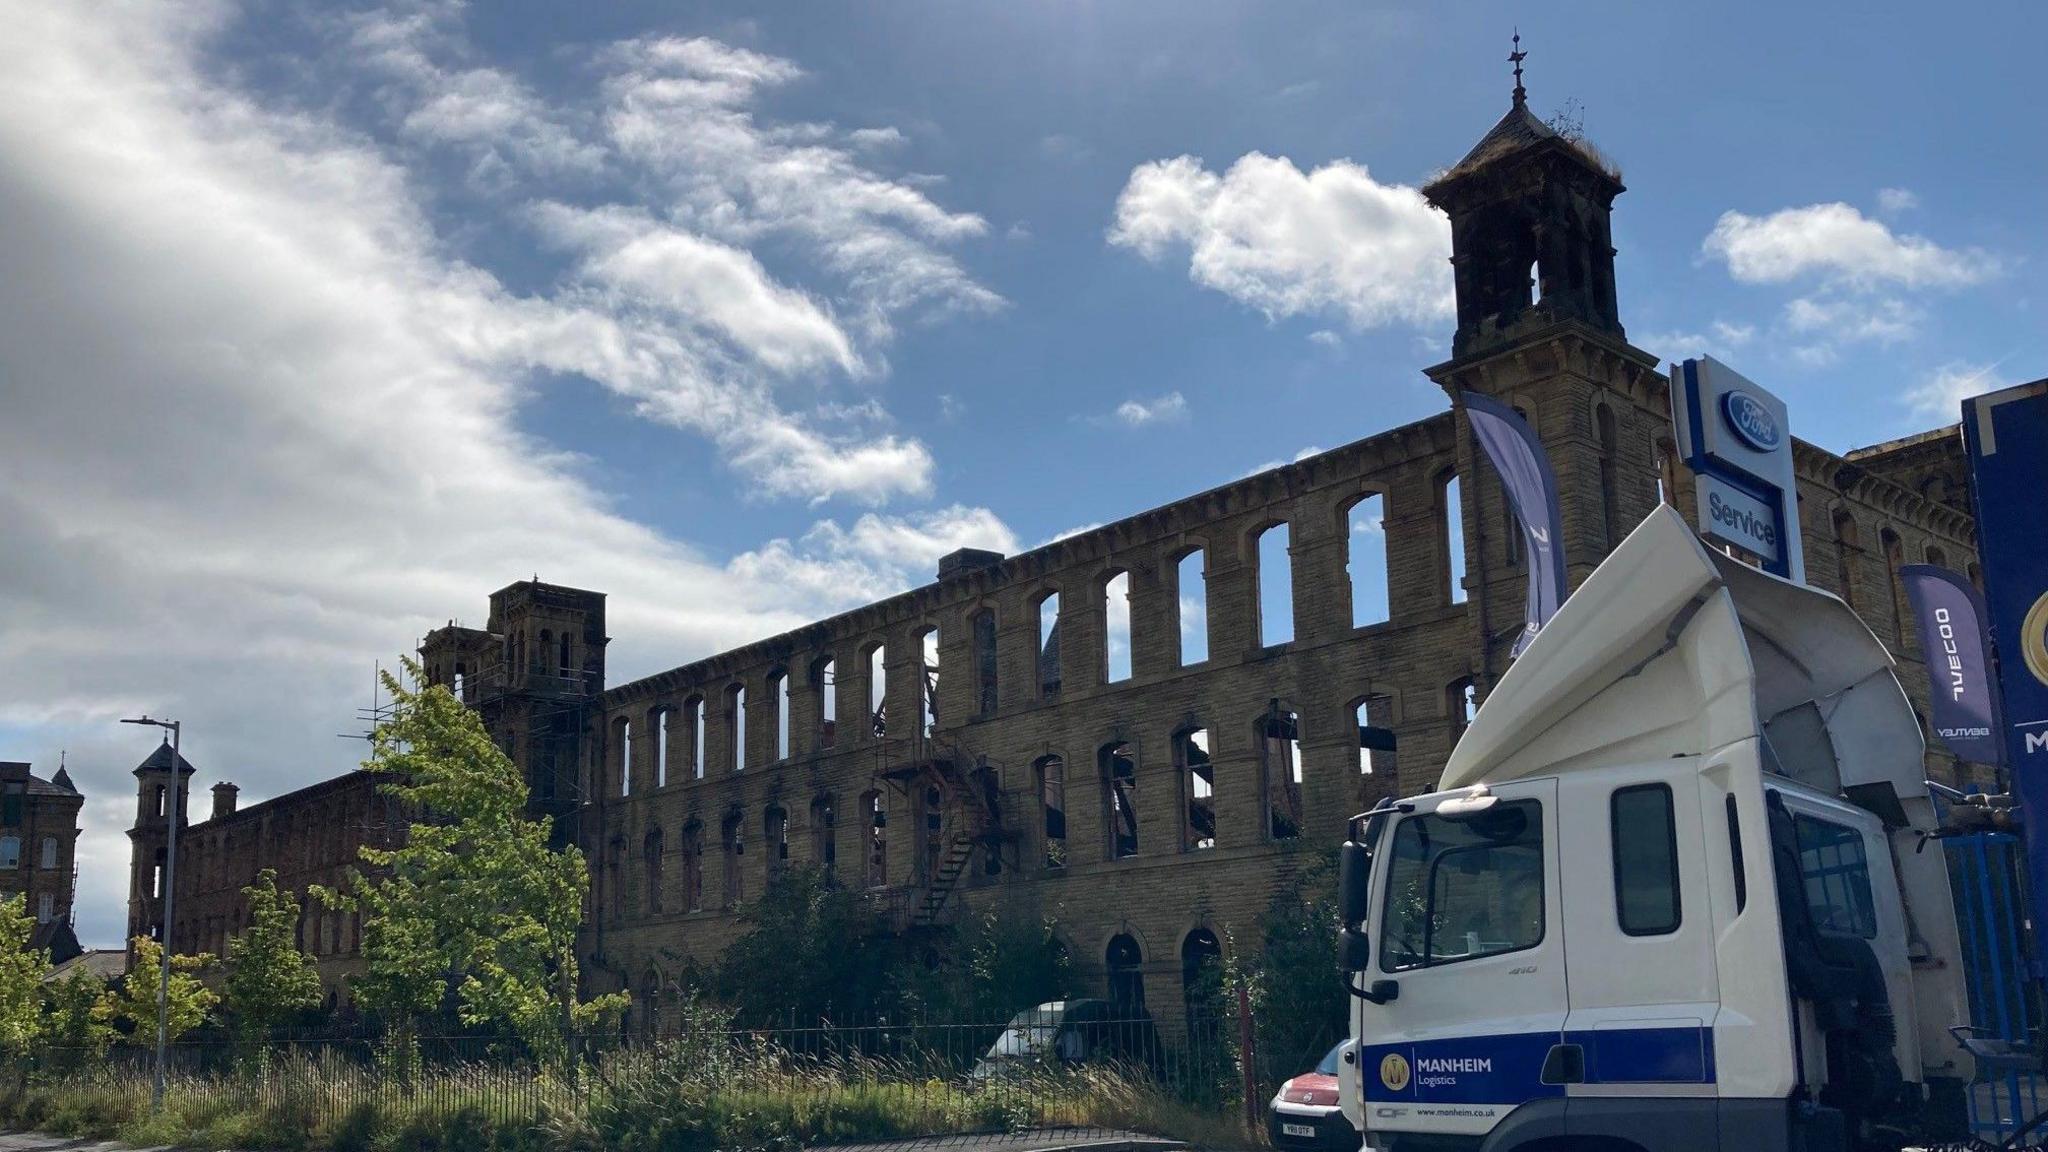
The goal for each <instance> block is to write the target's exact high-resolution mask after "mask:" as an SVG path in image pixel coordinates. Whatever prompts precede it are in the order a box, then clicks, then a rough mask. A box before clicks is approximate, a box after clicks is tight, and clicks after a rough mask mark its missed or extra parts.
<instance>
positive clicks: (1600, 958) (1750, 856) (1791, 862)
mask: <svg viewBox="0 0 2048 1152" xmlns="http://www.w3.org/2000/svg"><path fill="white" fill-rule="evenodd" d="M1922 751H1923V749H1922V743H1921V736H1920V727H1919V723H1918V720H1917V718H1916V717H1915V715H1914V713H1913V709H1912V706H1911V704H1910V703H1909V702H1908V700H1907V698H1906V696H1905V693H1904V692H1903V691H1902V690H1901V688H1900V686H1899V683H1898V681H1897V679H1896V678H1895V677H1894V676H1893V673H1892V662H1891V659H1890V657H1889V655H1888V654H1887V653H1886V651H1885V649H1884V647H1883V645H1882V644H1880V643H1879V642H1878V640H1877V639H1876V637H1874V636H1873V635H1872V634H1871V632H1870V630H1869V628H1867V627H1866V626H1865V625H1864V624H1863V623H1862V622H1861V621H1860V620H1859V619H1858V618H1857V617H1856V616H1855V614H1854V613H1853V612H1851V611H1850V610H1849V608H1848V607H1847V606H1846V605H1844V604H1843V603H1842V602H1841V601H1840V600H1838V599H1836V598H1835V597H1833V596H1830V595H1828V594H1826V593H1824V592H1820V591H1817V590H1815V589H1812V588H1808V587H1805V586H1803V585H1797V584H1792V583H1789V582H1786V581H1783V580H1780V579H1778V578H1777V577H1774V576H1770V575H1767V574H1765V573H1762V572H1759V571H1757V570H1755V569H1753V568H1751V567H1749V566H1748V565H1745V564H1743V563H1741V562H1739V561H1736V560H1733V559H1731V558H1729V557H1727V556H1723V555H1719V554H1716V553H1713V552H1710V551H1709V550H1708V549H1706V548H1705V547H1703V546H1702V545H1701V543H1700V541H1699V540H1698V538H1697V537H1695V536H1694V535H1693V533H1692V531H1691V529H1690V528H1688V527H1687V525H1686V524H1685V522H1684V521H1683V520H1682V519H1681V518H1680V517H1679V516H1678V514H1677V513H1676V512H1674V511H1673V510H1671V509H1670V508H1660V509H1658V511H1656V512H1655V513H1653V514H1652V515H1651V516H1650V517H1649V519H1647V520H1645V521H1644V522H1643V524H1642V525H1640V526H1639V527H1638V528H1637V529H1636V530H1635V531H1634V532H1633V533H1632V534H1631V535H1630V536H1629V538H1628V539H1627V540H1626V541H1624V542H1623V543H1622V544H1621V546H1620V547H1619V548H1617V549H1615V551H1614V552H1613V554H1612V555H1610V556H1609V557H1608V559H1607V561H1606V562H1605V563H1603V564H1602V565H1601V566H1600V567H1599V568H1598V569H1597V570H1596V571H1595V572H1594V573H1593V574H1592V575H1591V576H1590V577H1588V578H1587V580H1586V582H1585V583H1584V585H1583V586H1581V587H1580V588H1579V589H1578V591H1577V592H1576V593H1574V594H1573V596H1572V597H1571V598H1570V599H1569V600H1568V601H1567V602H1566V603H1565V604H1564V605H1563V607H1562V608H1561V609H1560V610H1559V611H1558V613H1557V615H1556V616H1555V617H1554V618H1553V619H1552V620H1551V621H1550V622H1549V624H1548V625H1547V626H1546V627H1545V628H1544V629H1543V631H1542V632H1541V633H1540V634H1539V635H1538V636H1537V637H1536V639H1535V641H1534V642H1533V643H1532V644H1531V645H1530V646H1529V648H1528V649H1527V650H1526V651H1525V652H1524V653H1523V654H1522V655H1521V657H1520V658H1519V659H1518V660H1517V661H1516V663H1515V664H1514V666H1513V667H1512V668H1511V669H1510V670H1509V671H1508V672H1507V674H1506V675H1504V676H1503V677H1502V678H1501V679H1500V681H1499V682H1498V684H1497V685H1496V686H1495V688H1494V690H1493V692H1492V693H1491V694H1490V695H1489V696H1488V698H1487V700H1486V702H1485V705H1484V706H1483V707H1481V708H1480V710H1479V711H1478V713H1477V715H1476V716H1475V717H1474V718H1473V720H1472V723H1471V725H1470V726H1469V728H1468V729H1467V731H1466V732H1465V734H1464V736H1463V738H1462V739H1461V740H1460V741H1459V743H1458V745H1457V748H1456V749H1455V751H1454V752H1453V753H1452V755H1451V758H1450V761H1449V763H1448V764H1447V765H1446V767H1445V769H1444V772H1443V776H1442V778H1441V780H1440V781H1439V784H1438V788H1437V790H1436V791H1434V792H1431V793H1429V794H1427V795H1422V796H1413V797H1409V798H1407V799H1404V800H1401V801H1398V802H1393V803H1389V804H1384V805H1382V806H1381V807H1380V808H1379V809H1376V810H1375V811H1373V812H1371V813H1368V814H1366V815H1364V816H1361V817H1360V818H1359V819H1358V820H1356V821H1354V824H1353V834H1352V842H1351V843H1348V844H1346V846H1345V848H1344V857H1343V867H1342V869H1341V870H1340V872H1341V875H1342V878H1343V892H1342V895H1341V898H1340V903H1341V904H1342V905H1343V907H1344V911H1343V916H1344V918H1345V920H1346V924H1345V926H1344V935H1343V940H1342V943H1341V950H1342V952H1343V954H1344V966H1345V967H1346V969H1347V970H1348V976H1347V979H1348V980H1349V981H1350V984H1351V988H1352V991H1353V994H1354V995H1353V1000H1352V1036H1353V1038H1354V1039H1355V1040H1356V1047H1355V1052H1356V1062H1355V1063H1354V1064H1353V1065H1351V1066H1350V1067H1348V1068H1346V1069H1345V1070H1344V1075H1345V1076H1346V1077H1349V1078H1351V1080H1352V1082H1349V1083H1346V1084H1345V1085H1344V1088H1345V1092H1344V1093H1343V1095H1344V1098H1345V1099H1346V1101H1347V1102H1348V1103H1351V1104H1352V1106H1354V1107H1356V1108H1357V1110H1358V1114H1357V1115H1354V1117H1353V1119H1354V1121H1355V1122H1356V1123H1357V1124H1358V1127H1359V1128H1360V1130H1361V1131H1363V1132H1364V1133H1366V1144H1367V1146H1368V1147H1370V1148H1374V1149H1381V1150H1394V1152H1425V1150H1427V1152H1434V1150H1439V1149H1464V1148H1471V1149H1485V1150H1494V1149H1499V1150H1502V1152H1506V1150H1511V1149H1523V1150H1533V1149H1538V1148H1541V1149H1558V1148H1601V1149H1612V1150H1616V1152H1619V1150H1626V1149H1641V1150H1643V1152H1665V1150H1671V1152H1678V1150H1685V1152H1692V1150H1699V1149H1717V1150H1729V1152H1774V1150H1777V1149H1802V1150H1811V1152H1824V1150H1830V1149H1844V1150H1848V1149H1863V1148H1878V1147H1897V1146H1898V1145H1899V1143H1900V1142H1901V1140H1902V1139H1903V1136H1904V1134H1905V1133H1906V1132H1908V1131H1914V1130H1919V1131H1925V1130H1929V1129H1930V1128H1934V1129H1949V1130H1952V1129H1953V1128H1954V1127H1955V1126H1956V1125H1959V1124H1960V1123H1961V1119H1960V1117H1961V1112H1962V1107H1963V1094H1962V1085H1963V1084H1964V1083H1965V1082H1967V1081H1968V1079H1969V1078H1970V1075H1971V1068H1970V1067H1969V1057H1968V1055H1967V1054H1966V1053H1965V1052H1964V1051H1962V1050H1961V1048H1960V1047H1959V1046H1958V1045H1957V1044H1956V1043H1955V1042H1954V1041H1953V1040H1952V1039H1951V1038H1950V1036H1949V1034H1948V1029H1949V1028H1950V1026H1952V1025H1960V1024H1966V1023H1967V1022H1968V1019H1969V1014H1968V1003H1967V993H1966V991H1965V989H1964V985H1963V968H1962V964H1961V958H1960V949H1959V947H1958V942H1957V931H1956V925H1955V916H1954V910H1953V906H1952V904H1951V898H1950V893H1949V887H1948V877H1947V865H1946V862H1945V859H1944V856H1943V853H1942V851H1941V850H1940V847H1939V845H1938V844H1935V843H1932V842H1930V841H1928V840H1926V838H1925V834H1926V833H1929V832H1932V831H1933V830H1934V829H1935V813H1934V808H1933V805H1932V802H1931V800H1930V799H1929V797H1928V793H1927V789H1926V787H1925V785H1924V783H1923V775H1924V770H1923V757H1922ZM1923 848H1925V850H1924V851H1923V850H1922V849H1923Z"/></svg>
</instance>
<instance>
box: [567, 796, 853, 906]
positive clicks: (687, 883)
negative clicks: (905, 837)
mask: <svg viewBox="0 0 2048 1152" xmlns="http://www.w3.org/2000/svg"><path fill="white" fill-rule="evenodd" d="M856 813H857V815H858V817H859V824H858V828H857V831H858V834H859V835H860V836H861V838H862V840H863V841H864V843H862V844H861V845H860V848H861V851H862V865H861V867H862V871H861V874H860V875H859V876H858V877H857V879H858V881H859V882H860V883H861V884H862V885H864V886H865V887H869V888H880V887H883V886H886V885H887V884H888V882H889V852H888V817H887V814H886V807H885V805H884V802H883V798H882V793H881V791H880V790H879V789H877V790H871V791H868V792H865V793H862V794H861V796H860V800H859V807H858V808H857V809H856ZM810 815H811V821H810V836H811V860H812V862H813V863H815V864H816V865H817V866H818V867H819V868H820V869H822V870H823V871H824V873H825V877H826V880H827V882H828V883H838V882H840V881H841V877H840V875H839V811H838V800H837V798H836V797H835V796H833V795H831V794H826V795H822V796H819V797H818V798H817V799H816V800H814V801H812V802H811V813H810ZM760 829H761V848H760V853H759V854H760V855H761V856H762V857H763V860H762V864H761V869H762V871H761V878H762V880H763V881H764V882H765V883H767V884H768V885H770V886H773V885H774V884H775V883H776V882H778V881H779V880H781V879H782V877H783V875H784V873H785V872H787V871H788V868H789V863H790V844H789V812H788V810H787V809H785V808H783V807H782V806H781V805H779V804H771V805H769V806H768V807H767V808H766V809H764V810H763V811H762V814H761V824H760ZM747 832H748V821H747V818H746V813H745V812H744V811H743V810H741V809H738V808H734V809H733V810H731V811H729V812H727V813H726V814H725V815H724V816H723V817H721V818H720V820H719V821H718V829H717V837H718V839H717V842H716V850H717V853H718V875H717V878H716V879H717V882H718V887H717V889H716V891H717V897H718V899H717V903H716V905H715V907H719V908H733V907H737V906H738V905H740V904H742V903H744V902H745V901H746V899H747ZM705 838H706V828H705V824H704V822H703V821H702V820H700V819H698V818H696V817H691V818H690V819H689V820H687V821H685V822H684V824H683V827H682V831H681V836H680V842H679V843H678V844H677V846H676V848H675V855H676V857H677V859H676V861H675V863H674V865H673V866H674V867H676V868H677V869H679V874H678V875H677V877H676V879H678V880H679V881H680V886H679V887H677V888H674V889H672V888H671V887H670V884H669V880H670V876H669V871H670V868H671V866H672V865H671V863H670V860H669V854H670V848H669V844H668V838H667V835H666V834H665V833H664V832H663V831H662V829H661V828H660V827H659V826H656V827H653V828H649V829H648V830H647V831H646V832H645V833H644V834H643V835H642V836H641V840H640V861H639V873H640V886H639V896H638V899H637V903H636V904H635V905H633V906H629V905H628V895H627V889H626V884H625V883H624V879H625V877H624V875H623V872H624V865H625V840H624V838H623V837H614V838H613V839H612V841H611V843H610V850H609V853H608V856H607V859H606V871H607V874H608V875H607V879H608V880H609V881H610V883H609V885H608V887H609V889H610V902H611V908H610V911H611V916H612V918H613V919H614V920H621V919H625V918H627V917H628V916H630V915H649V916H658V915H662V914H664V913H670V912H701V911H704V910H705V909H706V908H707V907H713V906H714V905H708V904H706V902H705V893H706V886H705ZM849 879H856V878H849Z"/></svg>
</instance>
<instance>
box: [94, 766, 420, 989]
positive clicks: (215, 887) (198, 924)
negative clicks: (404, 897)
mask: <svg viewBox="0 0 2048 1152" xmlns="http://www.w3.org/2000/svg"><path fill="white" fill-rule="evenodd" d="M171 761H172V755H171V746H170V745H169V744H168V743H166V744H163V745H161V746H159V747H158V748H157V750H156V751H155V752H153V753H151V754H150V755H149V757H148V758H147V759H145V760H144V761H143V762H142V763H141V764H138V765H136V767H135V779H136V809H135V825H134V827H132V828H130V829H129V830H128V839H129V842H130V845H131V860H132V864H131V873H130V877H129V884H128V939H129V940H131V941H132V940H134V939H135V938H136V937H137V936H147V937H149V938H151V939H155V940H163V939H165V938H166V937H167V936H168V939H169V941H170V948H171V950H172V951H173V952H176V953H181V954H184V953H198V952H205V953H209V954H211V955H213V956H215V957H221V956H225V955H226V953H227V942H228V939H229V937H232V936H234V935H236V934H238V933H240V932H241V931H242V930H243V929H245V928H247V927H248V926H249V902H248V900H247V898H246V897H244V896H243V895H242V889H243V888H245V887H247V886H248V885H250V884H252V883H254V882H255V880H256V874H257V872H259V871H260V870H262V869H264V868H274V869H276V870H277V883H278V886H279V887H280V888H284V889H288V890H290V891H291V892H294V893H296V894H297V895H298V897H299V904H300V914H299V926H298V936H297V942H298V945H299V948H300V949H301V950H302V951H304V952H306V953H307V954H308V955H310V956H312V958H313V960H314V963H315V966H316V967H317V968H318V969H319V972H320V980H321V984H322V985H323V986H324V988H325V990H326V1001H327V1006H328V1007H330V1008H334V1007H339V1006H341V1005H342V1004H344V1003H345V1002H346V1000H347V982H348V980H349V978H350V977H352V976H354V975H355V974H356V973H357V972H359V971H361V969H362V924H361V921H360V919H359V918H358V917H357V916H356V915H355V914H352V913H342V912H337V911H334V910H332V909H329V908H326V907H324V906H322V905H320V904H319V903H317V902H316V901H314V900H312V899H310V898H309V897H308V896H307V893H308V891H309V890H310V889H311V886H312V885H314V884H324V885H328V886H330V887H339V886H341V882H342V879H343V877H344V876H345V875H346V874H347V871H348V869H349V868H350V867H352V866H354V865H355V864H356V863H357V860H358V857H357V849H358V848H360V847H361V846H362V845H365V844H369V845H373V846H388V845H391V844H394V843H397V842H398V841H399V839H400V838H401V837H402V836H403V834H404V828H405V824H404V821H402V820H401V819H400V817H399V814H398V805H397V803H396V802H395V801H393V800H392V799H391V798H390V797H388V796H385V795H383V794H381V793H379V792H378V791H377V787H376V783H377V782H376V780H375V779H374V778H373V777H372V776H371V775H370V774H369V773H368V772H363V771H356V772H350V773H347V774H345V775H341V776H336V777H333V778H331V779H328V780H323V781H320V782H319V783H316V784H312V785H309V786H307V787H305V788H301V789H299V790H297V791H295V792H289V793H286V794H285V795H282V796H277V797H273V798H271V799H269V800H266V801H264V802H262V803H260V804H252V805H250V806H248V807H247V808H242V807H239V806H238V805H237V800H238V789H237V788H236V787H235V785H233V784H230V783H227V782H225V781H223V782H221V783H218V784H215V785H214V786H213V789H212V792H213V807H212V810H211V812H210V813H209V814H208V816H207V818H206V819H205V820H202V821H200V822H198V823H192V822H191V806H190V797H189V792H190V787H191V780H192V776H193V774H194V772H195V769H194V768H193V767H192V764H191V762H190V761H187V760H185V759H184V758H183V757H182V756H181V757H178V770H177V772H176V785H175V787H176V788H177V793H178V796H179V797H180V799H179V802H178V815H179V823H178V853H177V889H176V898H175V899H174V900H173V901H172V915H173V917H174V918H175V919H174V922H173V923H172V924H171V926H170V931H169V932H168V934H167V933H166V932H165V931H164V922H163V890H164V872H165V863H166V860H165V857H166V848H167V843H166V842H167V839H168V832H169V818H168V812H169V808H168V805H169V804H170V797H171V790H172V787H173V781H172V777H173V773H172V770H171ZM131 960H132V956H131Z"/></svg>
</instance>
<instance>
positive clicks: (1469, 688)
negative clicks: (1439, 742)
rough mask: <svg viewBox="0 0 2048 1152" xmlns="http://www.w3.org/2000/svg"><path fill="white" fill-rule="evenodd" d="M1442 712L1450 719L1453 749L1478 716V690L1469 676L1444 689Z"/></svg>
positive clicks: (1454, 681) (1451, 683) (1460, 678)
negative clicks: (1473, 719)
mask: <svg viewBox="0 0 2048 1152" xmlns="http://www.w3.org/2000/svg"><path fill="white" fill-rule="evenodd" d="M1444 712H1445V714H1446V715H1448V716H1449V717H1450V718H1451V744H1452V745H1453V746H1454V747H1455V746H1456V744H1457V742H1458V740H1459V739H1460V738H1461V737H1463V736H1464V735H1465V729H1467V728H1469V727H1471V726H1472V718H1473V717H1474V716H1477V715H1478V714H1479V689H1478V686H1477V685H1475V684H1474V683H1473V682H1472V678H1471V677H1470V676H1460V677H1459V678H1458V679H1456V680H1453V681H1451V682H1450V684H1449V685H1448V686H1446V687H1445V688H1444Z"/></svg>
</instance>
